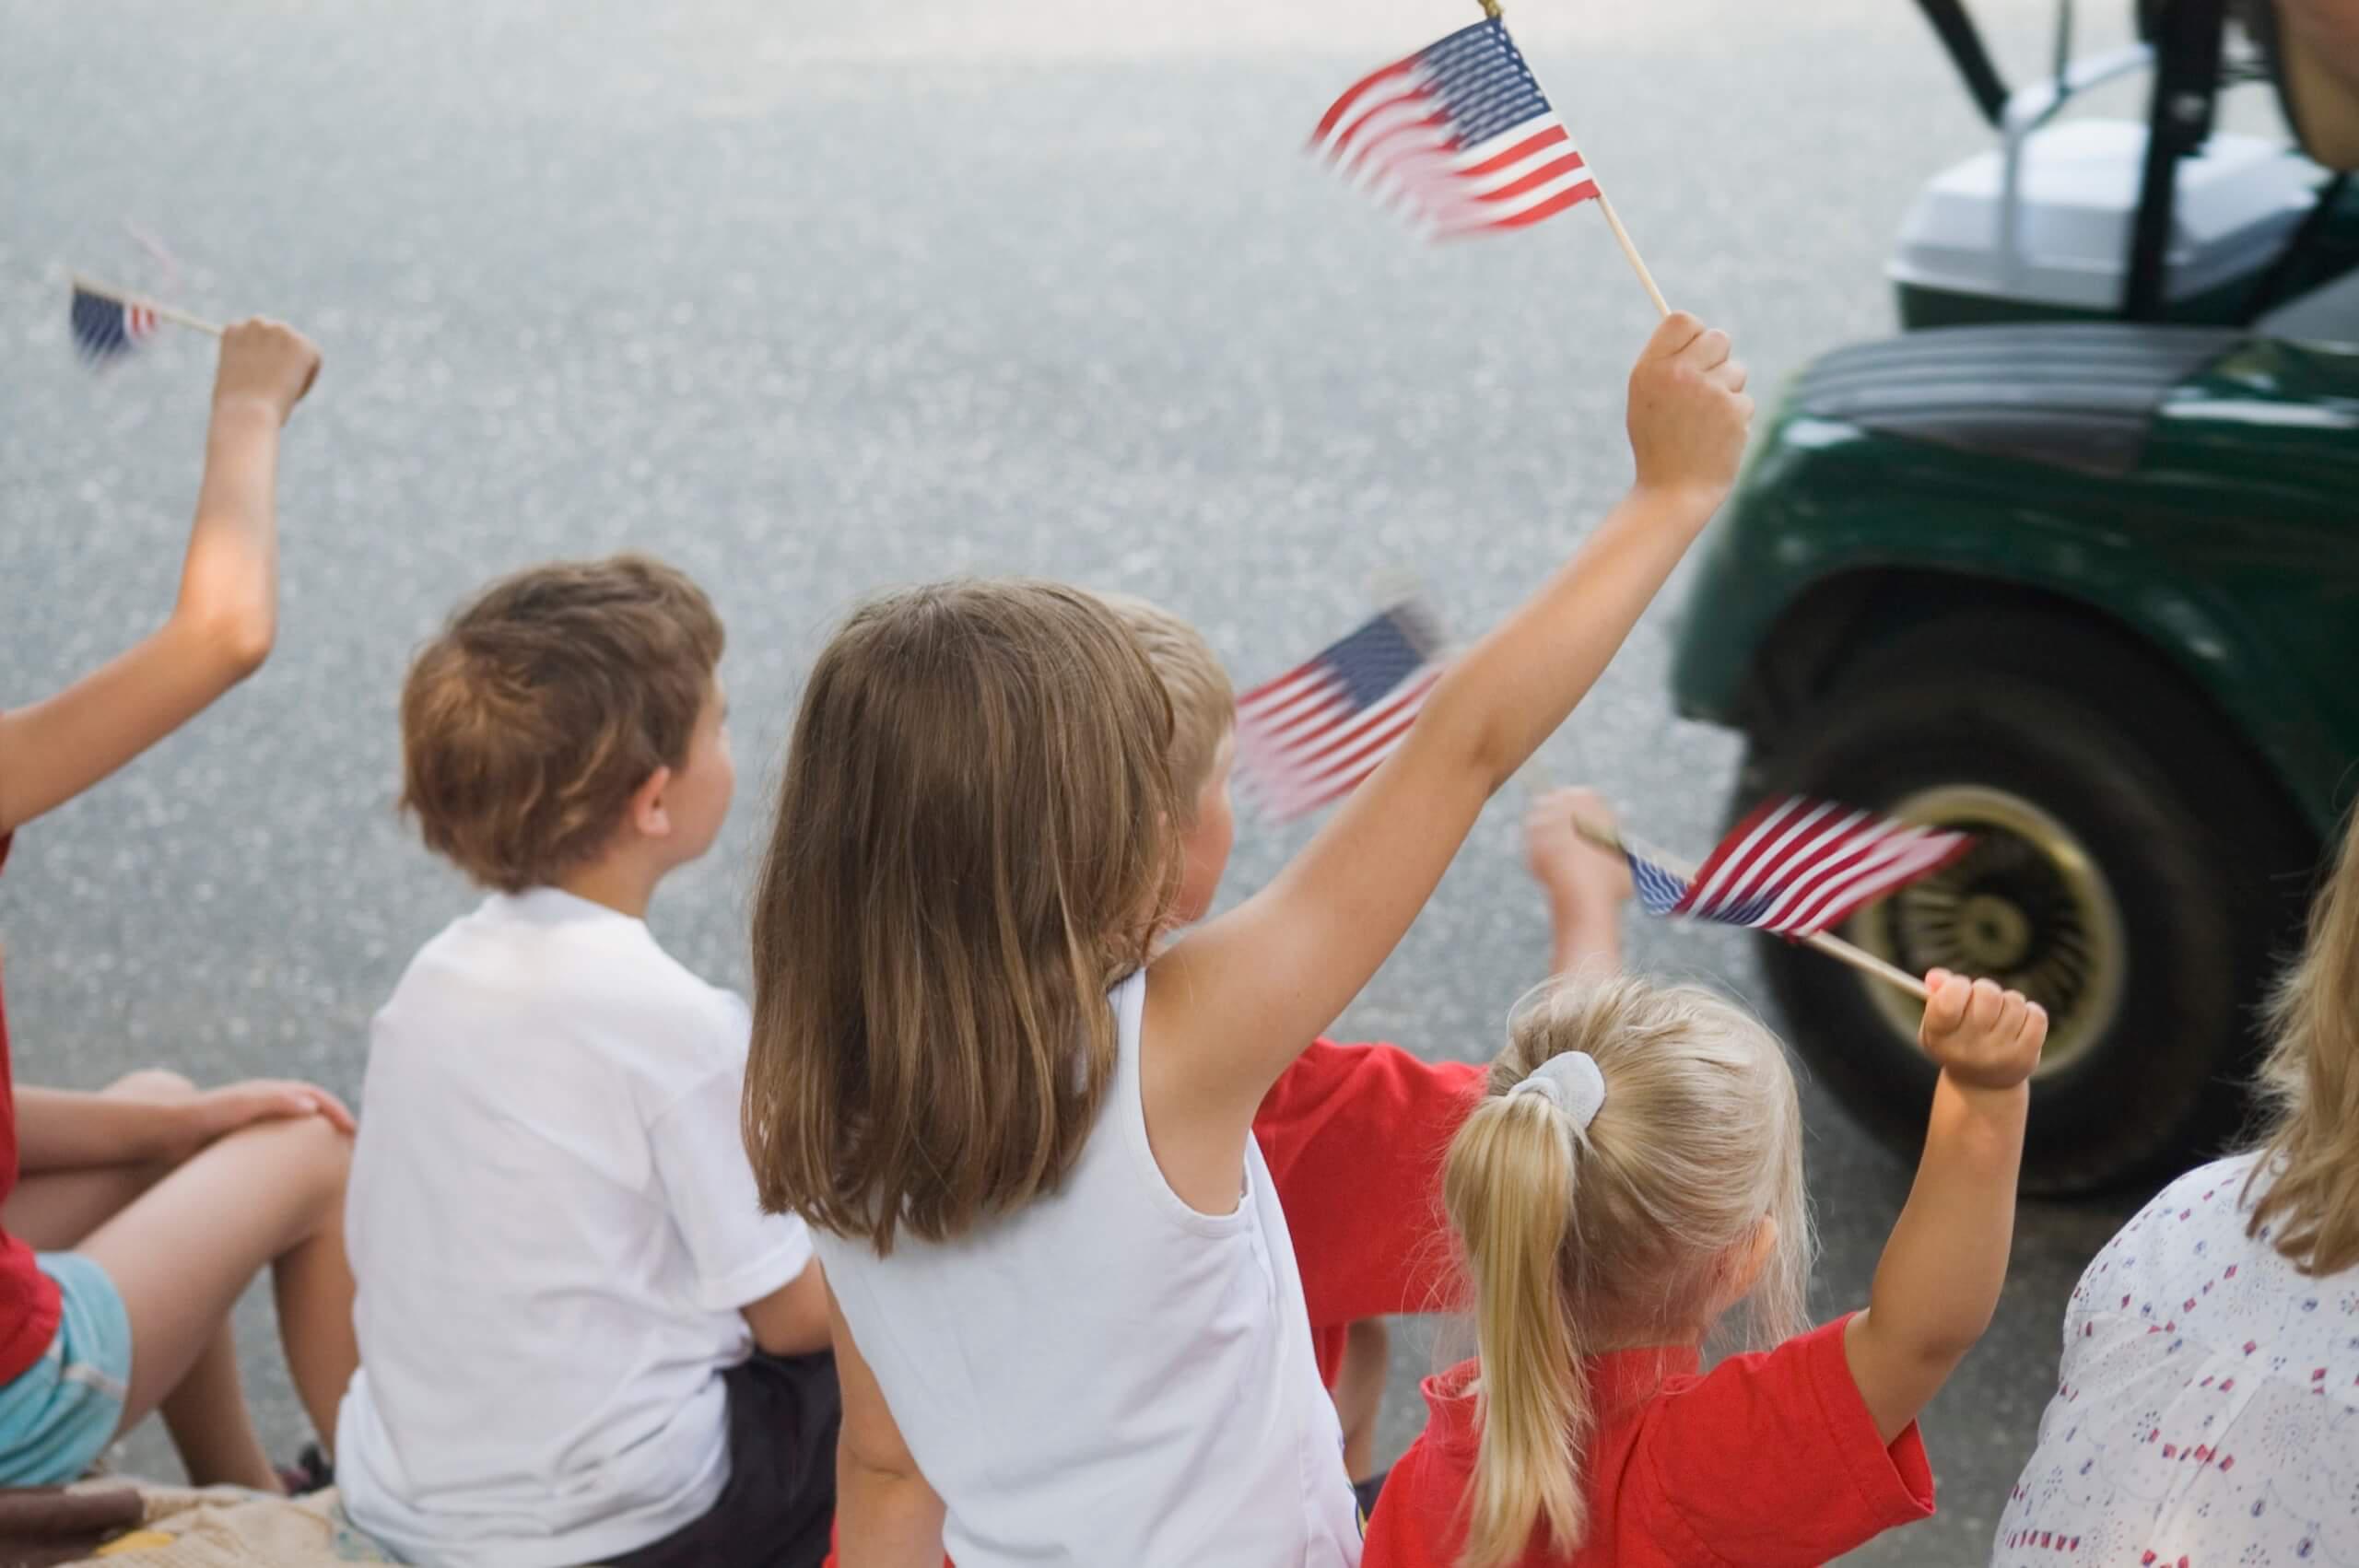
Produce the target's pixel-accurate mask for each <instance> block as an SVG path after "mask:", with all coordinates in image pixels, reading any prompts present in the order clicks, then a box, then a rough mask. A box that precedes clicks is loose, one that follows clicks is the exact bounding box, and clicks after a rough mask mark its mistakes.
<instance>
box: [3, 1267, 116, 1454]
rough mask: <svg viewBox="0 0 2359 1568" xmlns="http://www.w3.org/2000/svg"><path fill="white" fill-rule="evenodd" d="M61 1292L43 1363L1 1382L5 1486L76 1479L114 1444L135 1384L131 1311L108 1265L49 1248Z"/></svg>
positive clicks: (52, 1275)
mask: <svg viewBox="0 0 2359 1568" xmlns="http://www.w3.org/2000/svg"><path fill="white" fill-rule="evenodd" d="M39 1261H40V1264H41V1272H42V1273H44V1274H46V1275H48V1276H49V1277H50V1278H51V1279H53V1280H54V1281H57V1290H58V1294H59V1295H60V1296H61V1297H63V1298H64V1299H63V1304H62V1310H61V1311H60V1314H59V1316H58V1320H57V1336H56V1338H54V1339H53V1340H50V1342H49V1349H48V1350H47V1351H45V1352H42V1353H41V1360H39V1361H37V1362H35V1363H33V1364H32V1365H31V1366H30V1367H29V1368H28V1369H27V1370H26V1371H25V1372H24V1374H23V1375H20V1376H18V1378H17V1379H16V1381H14V1382H12V1383H10V1384H8V1385H7V1386H6V1387H0V1486H64V1485H65V1484H66V1483H67V1482H68V1481H75V1480H81V1479H82V1477H83V1475H84V1474H85V1473H86V1472H87V1471H88V1469H89V1468H90V1467H91V1465H93V1464H95V1463H96V1462H97V1460H98V1457H99V1456H100V1455H101V1454H103V1453H105V1452H106V1451H107V1445H109V1444H111V1443H112V1442H113V1441H114V1434H115V1429H116V1428H117V1427H119V1426H121V1425H122V1424H123V1398H124V1396H125V1395H126V1394H127V1393H128V1391H129V1387H130V1383H131V1315H130V1314H129V1313H127V1312H125V1311H124V1310H123V1294H122V1293H121V1292H119V1291H117V1290H116V1289H115V1288H114V1281H112V1280H110V1279H108V1278H107V1273H106V1270H103V1269H101V1268H100V1267H99V1266H98V1265H97V1264H95V1263H93V1262H91V1261H90V1260H89V1259H88V1258H84V1257H83V1256H81V1255H80V1254H79V1253H74V1252H44V1253H42V1254H41V1258H40V1260H39Z"/></svg>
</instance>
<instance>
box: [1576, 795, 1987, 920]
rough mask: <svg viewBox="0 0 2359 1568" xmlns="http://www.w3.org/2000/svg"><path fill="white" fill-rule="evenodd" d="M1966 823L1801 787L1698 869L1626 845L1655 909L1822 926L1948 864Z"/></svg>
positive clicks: (1646, 903) (1645, 902)
mask: <svg viewBox="0 0 2359 1568" xmlns="http://www.w3.org/2000/svg"><path fill="white" fill-rule="evenodd" d="M1973 842H1974V841H1973V840H1972V839H1971V838H1969V837H1967V836H1966V835H1965V834H1963V833H1942V832H1938V831H1935V830H1934V829H1931V828H1926V827H1912V826H1910V825H1908V824H1907V823H1901V822H1895V821H1893V820H1891V819H1890V818H1887V817H1876V816H1871V815H1870V814H1869V813H1866V812H1862V811H1853V810H1851V809H1850V808H1849V807H1848V806H1837V805H1831V804H1829V803H1827V802H1824V801H1808V800H1803V799H1802V798H1801V797H1799V796H1796V797H1794V798H1792V799H1790V800H1785V801H1779V802H1775V803H1773V804H1770V805H1766V806H1764V807H1762V808H1761V809H1760V810H1759V811H1757V812H1755V813H1753V815H1752V816H1750V817H1748V818H1746V819H1745V821H1744V822H1743V824H1742V825H1739V826H1738V828H1737V829H1736V831H1735V832H1733V833H1731V834H1730V835H1729V836H1728V837H1726V838H1724V839H1722V840H1720V846H1719V848H1717V849H1715V850H1713V851H1712V852H1711V854H1710V855H1709V856H1708V857H1707V858H1706V860H1705V861H1704V864H1703V866H1702V867H1701V868H1700V869H1699V870H1697V872H1696V874H1695V875H1693V876H1683V875H1681V874H1680V873H1679V872H1677V871H1675V870H1672V868H1670V867H1669V866H1666V865H1664V864H1662V863H1661V862H1660V861H1659V860H1657V859H1656V858H1654V857H1653V856H1651V855H1650V854H1648V853H1645V852H1642V851H1640V850H1638V849H1635V848H1629V847H1628V846H1626V845H1625V847H1624V849H1623V853H1625V855H1627V856H1628V857H1629V860H1630V877H1631V880H1632V882H1634V883H1636V884H1637V894H1638V903H1639V906H1640V907H1643V908H1644V909H1645V910H1646V911H1647V913H1649V914H1650V915H1665V916H1679V917H1684V918H1685V919H1696V920H1710V921H1714V922H1716V923H1718V924H1720V925H1726V926H1747V927H1751V928H1752V929H1754V930H1765V931H1773V932H1775V933H1776V934H1778V935H1779V936H1783V937H1793V938H1798V939H1799V938H1802V937H1808V936H1815V935H1816V934H1817V933H1819V932H1820V931H1823V930H1826V929H1827V928H1828V927H1830V926H1837V925H1840V924H1842V923H1843V921H1845V920H1846V919H1849V918H1850V916H1851V914H1852V912H1853V911H1855V910H1857V909H1859V908H1860V907H1863V906H1865V905H1869V904H1872V903H1874V902H1875V901H1876V900H1877V899H1879V898H1883V897H1884V896H1886V895H1889V894H1893V893H1896V892H1898V891H1899V890H1900V889H1901V888H1903V887H1906V886H1907V885H1908V884H1909V883H1912V882H1915V881H1916V880H1917V879H1918V878H1919V877H1923V876H1930V875H1931V874H1932V873H1933V872H1937V871H1939V870H1941V869H1942V867H1943V866H1946V865H1949V864H1950V863H1952V862H1953V861H1954V860H1956V859H1957V858H1958V857H1959V856H1961V855H1963V854H1965V853H1966V850H1967V849H1968V848H1972V846H1973Z"/></svg>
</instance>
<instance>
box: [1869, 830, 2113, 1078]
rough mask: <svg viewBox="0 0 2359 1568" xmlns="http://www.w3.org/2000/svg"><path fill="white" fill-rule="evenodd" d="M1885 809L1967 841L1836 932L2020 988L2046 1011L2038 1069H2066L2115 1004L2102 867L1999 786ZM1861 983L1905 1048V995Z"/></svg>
mask: <svg viewBox="0 0 2359 1568" xmlns="http://www.w3.org/2000/svg"><path fill="white" fill-rule="evenodd" d="M1892 814H1893V815H1895V816H1897V817H1899V818H1901V819H1902V820H1904V821H1907V822H1913V823H1919V824H1922V825H1926V826H1929V827H1942V828H1951V829H1955V830H1958V831H1961V832H1965V833H1970V834H1972V835H1973V836H1974V838H1975V845H1974V848H1973V849H1972V850H1971V851H1969V852H1968V853H1967V854H1966V855H1965V856H1964V857H1963V858H1961V859H1960V860H1957V861H1955V862H1954V863H1953V864H1952V865H1950V866H1948V867H1946V868H1944V869H1943V870H1942V871H1940V872H1936V873H1934V874H1933V875H1931V876H1929V877H1927V878H1925V879H1924V880H1923V881H1921V882H1919V883H1913V884H1911V885H1910V886H1908V887H1906V888H1903V889H1902V890H1901V891H1900V892H1899V893H1897V894H1895V895H1893V896H1892V897H1890V898H1888V899H1886V900H1884V902H1883V903H1881V904H1878V905H1876V906H1874V907H1871V908H1868V909H1865V910H1862V911H1861V912H1860V914H1858V915H1857V916H1854V917H1853V918H1852V919H1851V920H1850V922H1849V924H1848V927H1847V928H1846V934H1848V936H1849V937H1850V938H1851V940H1852V941H1854V942H1858V943H1859V944H1860V946H1862V947H1864V948H1866V949H1867V950H1868V951H1869V952H1871V953H1873V954H1876V955H1877V956H1878V957H1880V958H1883V959H1885V960H1886V961H1888V962H1890V963H1893V964H1896V965H1899V966H1900V967H1902V968H1904V969H1906V970H1907V971H1908V972H1909V973H1911V974H1922V973H1923V972H1924V971H1926V970H1928V969H1936V968H1939V969H1949V970H1953V971H1954V972H1956V973H1958V974H1963V975H1972V976H1976V977H1985V976H1987V977H1989V978H1991V979H1994V980H1997V981H1999V982H2000V983H2001V984H2002V985H2005V986H2007V987H2009V988H2010V989H2015V990H2019V991H2022V992H2023V993H2024V994H2025V996H2027V997H2029V998H2030V999H2031V1000H2034V1001H2036V1002H2038V1003H2039V1004H2040V1005H2041V1006H2042V1007H2044V1008H2046V1009H2047V1010H2048V1047H2047V1049H2046V1051H2045V1052H2044V1053H2043V1054H2042V1056H2041V1058H2040V1064H2039V1073H2038V1076H2040V1077H2048V1076H2050V1075H2052V1074H2054V1073H2057V1072H2060V1071H2063V1070H2065V1069H2066V1068H2068V1067H2070V1066H2071V1063H2072V1062H2073V1061H2074V1060H2076V1059H2079V1058H2080V1057H2081V1056H2082V1055H2083V1053H2084V1052H2086V1051H2087V1050H2088V1048H2089V1047H2091V1046H2092V1045H2094V1044H2095V1042H2096V1041H2097V1040H2099V1039H2101V1038H2103V1037H2104V1036H2105V1033H2106V1031H2107V1029H2109V1028H2110V1027H2112V1024H2113V1021H2114V1019H2115V1018H2116V1017H2117V1016H2118V1014H2119V1012H2120V1010H2121V998H2122V987H2123V982H2124V978H2125V976H2126V974H2127V971H2128V965H2129V948H2128V938H2127V936H2126V934H2125V931H2124V928H2123V924H2122V919H2121V909H2120V906H2119V904H2118V902H2117V901H2116V900H2115V898H2114V895H2113V889H2112V885H2111V883H2109V882H2108V881H2107V877H2106V875H2105V872H2104V871H2103V869H2102V868H2101V867H2099V866H2098V864H2097V863H2096V860H2095V858H2094V857H2092V856H2091V855H2090V854H2089V853H2088V851H2087V850H2086V848H2083V846H2082V844H2081V841H2080V839H2079V837H2077V836H2076V835H2074V834H2073V832H2072V831H2071V829H2070V828H2068V827H2066V826H2065V825H2063V824H2062V823H2061V822H2060V821H2058V820H2057V819H2056V818H2055V817H2054V816H2052V815H2050V814H2049V813H2047V812H2046V811H2044V810H2042V809H2041V808H2040V807H2038V806H2036V805H2035V804H2033V803H2032V802H2030V801H2028V800H2026V799H2025V798H2024V797H2022V796H2020V795H2017V794H2014V793H2013V792H2012V791H2009V790H1995V789H1991V788H1989V787H1988V786H1985V785H1966V784H1956V785H1943V786H1941V787H1938V788H1935V789H1931V790H1920V791H1919V792H1918V793H1916V794H1914V795H1911V796H1909V797H1908V798H1907V799H1906V800H1904V801H1901V802H1898V803H1897V804H1896V805H1895V806H1894V807H1893V808H1892ZM1861 983H1862V984H1864V985H1866V986H1867V987H1868V988H1869V993H1868V994H1869V995H1870V996H1871V997H1872V999H1873V1001H1874V1004H1875V1007H1876V1011H1877V1012H1880V1013H1882V1014H1883V1015H1884V1019H1885V1021H1886V1022H1887V1023H1888V1024H1891V1025H1892V1028H1893V1030H1894V1032H1895V1034H1896V1035H1898V1036H1901V1038H1903V1039H1904V1040H1906V1041H1907V1042H1909V1047H1908V1048H1910V1049H1912V1050H1913V1049H1915V1048H1916V1047H1915V1043H1914V1042H1915V1040H1916V1036H1917V1025H1918V1022H1919V1012H1920V1010H1919V1008H1918V1006H1917V1004H1916V1002H1915V1001H1914V1000H1913V999H1911V998H1908V997H1907V996H1904V995H1903V994H1901V993H1900V992H1899V991H1897V990H1895V989H1894V988H1892V987H1890V986H1886V985H1884V984H1882V983H1879V982H1874V981H1868V980H1862V982H1861Z"/></svg>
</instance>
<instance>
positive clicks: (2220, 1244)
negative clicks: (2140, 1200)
mask: <svg viewBox="0 0 2359 1568" xmlns="http://www.w3.org/2000/svg"><path fill="white" fill-rule="evenodd" d="M2260 1159H2261V1156H2260V1155H2259V1154H2257V1153H2242V1154H2232V1155H2229V1156H2227V1157H2226V1158H2224V1159H2219V1160H2214V1161H2212V1162H2211V1163H2210V1164H2203V1165H2198V1166H2197V1167H2196V1168H2195V1169H2193V1170H2191V1171H2189V1172H2188V1173H2187V1174H2185V1175H2184V1176H2180V1177H2178V1178H2177V1180H2176V1181H2173V1182H2172V1183H2171V1184H2170V1185H2169V1186H2167V1187H2165V1188H2163V1189H2162V1191H2160V1192H2158V1193H2156V1194H2155V1195H2154V1197H2153V1199H2150V1200H2148V1202H2147V1203H2146V1205H2145V1206H2144V1207H2143V1208H2142V1209H2140V1210H2139V1211H2138V1212H2136V1213H2135V1214H2133V1215H2131V1216H2130V1219H2129V1220H2128V1221H2127V1222H2126V1223H2124V1224H2123V1225H2122V1227H2121V1228H2120V1229H2119V1230H2118V1231H2116V1232H2115V1233H2114V1234H2113V1235H2112V1237H2111V1238H2110V1239H2109V1240H2107V1243H2106V1244H2105V1246H2102V1247H2100V1248H2098V1249H2097V1254H2096V1256H2095V1258H2091V1259H2089V1266H2088V1268H2087V1269H2086V1270H2083V1273H2082V1275H2081V1280H2080V1283H2079V1284H2078V1285H2077V1286H2075V1287H2074V1289H2073V1291H2072V1297H2071V1303H2070V1305H2068V1307H2067V1309H2066V1338H2067V1340H2068V1341H2069V1340H2071V1338H2072V1337H2073V1335H2074V1329H2073V1328H2072V1326H2073V1325H2074V1324H2077V1323H2079V1322H2081V1321H2082V1320H2083V1319H2086V1318H2089V1317H2095V1316H2107V1315H2109V1314H2114V1313H2118V1312H2122V1311H2125V1310H2127V1311H2137V1310H2140V1305H2139V1304H2140V1303H2142V1302H2148V1301H2159V1300H2161V1299H2162V1298H2163V1297H2164V1296H2165V1295H2171V1294H2172V1293H2174V1292H2177V1296H2176V1297H2174V1299H2184V1298H2185V1294H2186V1293H2185V1292H2184V1291H2181V1290H2180V1289H2179V1286H2180V1283H2181V1282H2182V1281H2186V1280H2189V1279H2195V1280H2196V1282H2197V1284H2198V1286H2199V1287H2200V1286H2201V1284H2204V1283H2212V1284H2215V1285H2216V1284H2219V1283H2224V1282H2225V1281H2233V1280H2235V1279H2236V1277H2237V1274H2238V1273H2239V1272H2249V1271H2250V1270H2252V1269H2253V1267H2254V1266H2255V1265H2256V1264H2260V1263H2263V1262H2264V1261H2265V1258H2266V1257H2268V1256H2273V1255H2271V1254H2270V1252H2269V1248H2268V1246H2267V1244H2266V1242H2264V1241H2260V1240H2257V1239H2255V1238H2253V1237H2251V1236H2249V1235H2248V1234H2247V1225H2248V1220H2249V1217H2250V1214H2251V1209H2252V1203H2251V1199H2252V1198H2255V1197H2258V1196H2259V1193H2258V1191H2257V1190H2255V1191H2251V1192H2249V1193H2248V1188H2249V1187H2250V1186H2251V1178H2252V1176H2253V1173H2254V1170H2255V1168H2256V1166H2257V1165H2258V1164H2259V1161H2260ZM2214 1275H2216V1276H2217V1279H2216V1280H2214V1279H2212V1276H2214ZM2199 1276H2201V1278H2198V1277H2199ZM2162 1321H2163V1322H2165V1323H2167V1322H2169V1321H2170V1319H2169V1315H2167V1314H2165V1318H2164V1319H2163V1320H2162Z"/></svg>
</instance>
